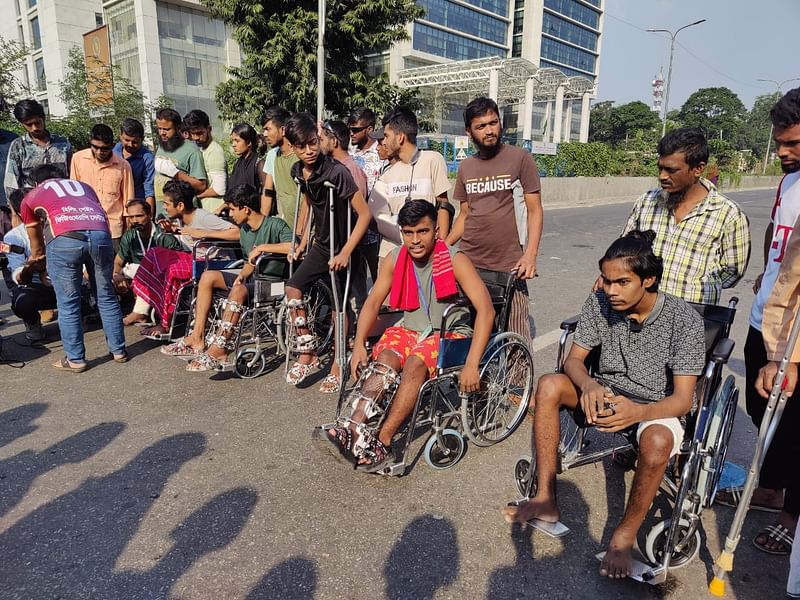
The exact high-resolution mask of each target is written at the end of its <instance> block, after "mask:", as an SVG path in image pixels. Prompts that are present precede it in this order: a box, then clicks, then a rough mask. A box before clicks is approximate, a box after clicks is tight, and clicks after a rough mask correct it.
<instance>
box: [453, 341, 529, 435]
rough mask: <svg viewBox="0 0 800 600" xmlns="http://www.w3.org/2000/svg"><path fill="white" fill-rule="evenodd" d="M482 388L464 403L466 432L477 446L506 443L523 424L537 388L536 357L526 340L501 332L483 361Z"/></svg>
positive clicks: (489, 347)
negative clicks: (534, 359)
mask: <svg viewBox="0 0 800 600" xmlns="http://www.w3.org/2000/svg"><path fill="white" fill-rule="evenodd" d="M481 365H482V366H481V372H480V378H481V379H480V386H481V387H480V391H478V392H475V393H473V394H470V395H469V397H468V399H467V400H466V401H465V402H462V403H461V417H462V422H463V423H464V433H465V434H466V435H467V437H468V438H469V440H470V441H471V442H472V443H473V444H475V445H476V446H491V445H492V444H496V443H498V442H502V441H503V440H504V439H506V438H507V437H508V436H510V435H511V434H512V433H514V431H515V430H516V429H517V427H519V425H520V423H522V420H523V419H524V418H525V414H526V413H527V411H528V404H529V403H530V399H531V392H532V390H533V357H532V356H531V352H530V350H529V349H528V345H527V344H526V343H525V339H524V338H523V337H522V336H520V335H517V334H516V333H510V332H506V333H501V334H499V335H498V336H497V337H495V338H494V340H492V342H490V344H489V346H488V347H487V350H486V353H485V354H484V357H483V359H482V360H481Z"/></svg>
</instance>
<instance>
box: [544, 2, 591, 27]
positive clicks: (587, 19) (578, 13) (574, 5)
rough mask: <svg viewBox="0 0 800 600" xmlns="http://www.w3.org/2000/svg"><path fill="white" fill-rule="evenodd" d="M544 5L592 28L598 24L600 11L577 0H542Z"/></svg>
mask: <svg viewBox="0 0 800 600" xmlns="http://www.w3.org/2000/svg"><path fill="white" fill-rule="evenodd" d="M544 7H545V8H548V9H550V10H552V11H553V12H557V13H559V14H562V15H564V16H565V17H569V18H570V19H572V20H573V21H578V22H579V23H583V24H584V25H588V26H589V27H591V28H593V29H597V28H598V26H599V25H600V13H599V12H597V11H596V10H592V9H591V8H589V7H588V6H586V5H585V4H581V3H580V2H578V0H544Z"/></svg>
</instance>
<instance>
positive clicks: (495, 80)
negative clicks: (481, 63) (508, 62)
mask: <svg viewBox="0 0 800 600" xmlns="http://www.w3.org/2000/svg"><path fill="white" fill-rule="evenodd" d="M499 89H500V70H499V69H492V70H491V71H489V98H491V99H492V100H494V101H495V102H497V93H498V91H499Z"/></svg>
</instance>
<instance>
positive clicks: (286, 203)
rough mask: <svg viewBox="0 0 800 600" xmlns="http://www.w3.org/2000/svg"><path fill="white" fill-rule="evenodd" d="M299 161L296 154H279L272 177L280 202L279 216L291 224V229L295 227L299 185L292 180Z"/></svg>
mask: <svg viewBox="0 0 800 600" xmlns="http://www.w3.org/2000/svg"><path fill="white" fill-rule="evenodd" d="M298 160H300V159H298V158H297V155H296V154H295V153H294V152H292V153H290V154H278V155H277V156H276V157H275V167H274V171H275V172H274V174H273V175H272V182H273V185H274V186H275V195H276V196H277V200H278V214H279V215H280V216H281V217H283V220H284V221H286V222H287V223H288V224H289V227H293V226H294V213H295V211H296V210H297V184H296V183H295V182H294V179H292V165H294V163H296V162H297V161H298Z"/></svg>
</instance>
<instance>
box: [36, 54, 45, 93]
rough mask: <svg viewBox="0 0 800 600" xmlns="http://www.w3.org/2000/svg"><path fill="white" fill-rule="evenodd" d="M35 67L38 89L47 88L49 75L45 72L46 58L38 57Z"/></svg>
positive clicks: (42, 90)
mask: <svg viewBox="0 0 800 600" xmlns="http://www.w3.org/2000/svg"><path fill="white" fill-rule="evenodd" d="M33 66H34V69H35V70H36V89H37V90H38V91H40V92H44V91H45V90H47V77H46V75H45V73H44V59H43V58H37V59H36V60H35V61H33Z"/></svg>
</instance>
